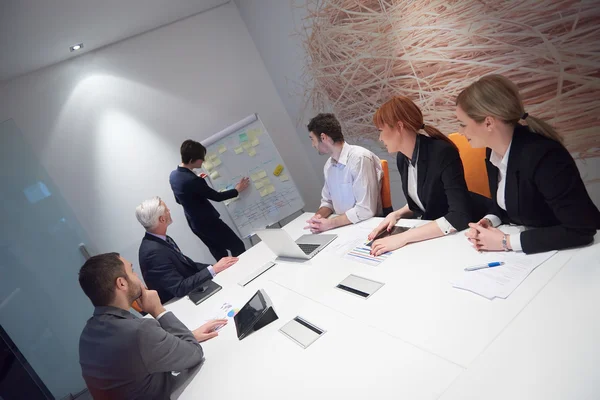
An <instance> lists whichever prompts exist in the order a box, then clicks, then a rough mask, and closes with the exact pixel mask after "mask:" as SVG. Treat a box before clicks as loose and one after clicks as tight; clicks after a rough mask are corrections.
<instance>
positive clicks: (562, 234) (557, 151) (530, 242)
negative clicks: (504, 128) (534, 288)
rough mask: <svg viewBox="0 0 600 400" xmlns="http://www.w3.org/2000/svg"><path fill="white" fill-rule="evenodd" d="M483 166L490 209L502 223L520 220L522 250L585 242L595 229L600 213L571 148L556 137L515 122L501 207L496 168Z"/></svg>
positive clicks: (561, 247) (527, 251) (558, 247)
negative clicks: (504, 204)
mask: <svg viewBox="0 0 600 400" xmlns="http://www.w3.org/2000/svg"><path fill="white" fill-rule="evenodd" d="M490 155H491V150H490V149H488V150H487V160H486V165H487V171H488V178H489V182H490V191H491V193H492V199H493V202H492V203H493V209H492V210H491V213H492V214H494V215H497V216H498V217H500V219H502V221H503V222H504V223H514V224H517V225H525V226H527V227H533V228H537V229H530V230H528V231H525V232H523V233H522V234H521V246H522V247H523V251H524V252H525V253H538V252H542V251H549V250H559V249H564V248H568V247H573V246H581V245H585V244H589V243H591V242H592V241H593V238H594V235H595V234H596V229H600V213H599V212H598V208H597V207H596V206H595V205H594V203H593V202H592V200H591V199H590V197H589V195H588V193H587V190H586V189H585V186H584V184H583V181H582V180H581V177H580V175H579V170H578V169H577V165H575V161H574V160H573V157H571V154H569V152H568V151H567V149H565V148H564V147H563V146H562V145H561V144H560V143H558V142H556V141H554V140H551V139H548V138H546V137H544V136H542V135H539V134H537V133H534V132H531V131H530V130H529V128H527V127H524V126H521V125H517V127H516V128H515V132H514V135H513V140H512V145H511V147H510V154H509V155H508V164H507V171H506V189H505V196H504V197H505V200H506V211H504V210H503V209H501V208H500V207H499V206H498V203H497V201H496V196H497V191H498V169H497V168H496V167H495V166H494V165H493V164H492V163H491V162H490V161H489V159H490Z"/></svg>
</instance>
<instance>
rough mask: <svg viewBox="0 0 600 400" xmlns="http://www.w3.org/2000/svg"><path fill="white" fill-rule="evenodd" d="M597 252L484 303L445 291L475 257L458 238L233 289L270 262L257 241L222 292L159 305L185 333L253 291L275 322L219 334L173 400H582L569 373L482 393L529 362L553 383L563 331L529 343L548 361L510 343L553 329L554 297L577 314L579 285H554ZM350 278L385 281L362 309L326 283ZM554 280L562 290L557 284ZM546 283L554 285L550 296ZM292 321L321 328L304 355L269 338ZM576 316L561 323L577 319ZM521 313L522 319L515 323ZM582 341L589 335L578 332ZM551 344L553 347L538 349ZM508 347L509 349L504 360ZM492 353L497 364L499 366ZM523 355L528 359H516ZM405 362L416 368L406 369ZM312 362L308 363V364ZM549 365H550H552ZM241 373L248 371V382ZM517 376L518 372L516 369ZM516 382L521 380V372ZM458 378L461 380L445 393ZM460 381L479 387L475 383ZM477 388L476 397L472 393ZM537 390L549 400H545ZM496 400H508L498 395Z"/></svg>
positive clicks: (310, 264)
mask: <svg viewBox="0 0 600 400" xmlns="http://www.w3.org/2000/svg"><path fill="white" fill-rule="evenodd" d="M311 215H312V214H311V213H306V214H304V215H301V216H300V217H298V218H297V219H295V220H294V221H292V222H291V223H289V224H288V225H286V226H285V227H284V229H285V230H286V231H287V232H288V233H290V235H291V236H292V237H293V238H297V237H299V236H300V235H302V234H305V233H307V231H305V230H303V227H304V226H305V220H306V219H307V218H309V217H310V216H311ZM380 220H381V219H372V220H369V221H366V222H363V223H361V224H357V225H353V226H347V227H343V228H340V229H336V230H334V231H332V232H331V233H335V234H337V235H339V239H340V240H343V239H344V237H347V236H348V235H352V234H355V233H356V232H357V230H360V231H361V232H363V233H364V234H365V235H366V234H367V233H368V231H369V230H370V229H371V228H372V227H373V226H375V225H377V223H378V222H379V221H380ZM420 222H421V221H414V220H413V221H411V220H402V221H401V222H400V223H399V225H407V226H410V225H412V224H416V223H420ZM334 243H335V242H334ZM599 252H600V244H594V245H593V246H590V247H585V248H583V249H573V250H567V251H561V252H559V253H558V254H557V255H555V256H554V257H552V258H551V259H550V260H548V261H547V262H545V263H544V264H542V265H541V266H539V267H538V268H537V269H536V270H535V271H534V272H533V273H532V274H531V275H530V276H529V277H528V278H527V279H526V280H525V281H524V282H523V284H522V285H520V286H519V287H518V288H517V289H516V290H515V291H514V292H513V293H512V294H511V295H510V296H509V297H508V298H507V299H505V300H502V299H494V300H487V299H485V298H483V297H480V296H477V295H475V294H473V293H470V292H466V291H462V290H458V289H455V288H453V287H452V286H451V284H450V283H449V281H450V280H451V279H452V278H453V277H454V276H456V274H460V273H461V271H462V269H463V268H464V267H465V266H467V265H472V264H477V263H478V257H479V254H478V253H477V252H475V251H474V250H473V249H472V248H471V247H470V246H469V244H468V242H467V241H466V240H465V239H464V236H463V235H462V233H459V234H456V235H450V236H447V237H444V238H439V239H435V240H433V241H428V242H422V243H417V244H411V245H409V246H406V247H405V248H403V249H399V250H397V251H395V252H394V254H393V255H392V256H391V257H390V258H389V259H388V260H387V261H385V262H384V263H382V264H380V265H379V266H375V267H373V266H368V265H364V264H361V263H357V262H353V261H350V260H347V259H343V258H340V257H339V256H337V255H334V254H331V253H329V252H327V251H326V250H324V251H323V252H321V253H320V254H318V255H317V256H316V257H315V258H313V259H312V260H309V261H305V262H300V263H283V262H279V263H278V264H277V265H276V266H275V267H273V268H272V269H271V270H269V271H267V272H266V273H265V274H263V275H262V276H260V277H259V278H257V279H256V280H255V281H253V282H251V283H250V284H248V285H247V286H246V287H244V288H242V287H240V286H238V285H237V282H238V281H239V280H240V279H242V278H244V277H245V276H247V275H248V274H250V273H251V272H252V271H254V270H256V269H258V268H259V267H260V266H261V265H263V264H264V263H266V262H268V261H273V260H274V258H275V257H274V254H273V253H272V252H271V251H270V250H269V249H268V248H267V247H266V246H265V245H264V243H259V244H258V245H256V246H254V247H253V248H251V249H249V250H248V251H246V252H245V253H244V254H243V255H242V256H241V257H240V261H239V262H238V263H237V264H236V265H234V266H233V267H231V268H229V269H228V270H226V271H224V272H222V273H221V274H219V275H218V276H217V277H216V278H215V281H216V282H217V283H219V284H220V285H222V286H223V290H222V291H221V292H219V293H217V294H216V295H214V296H213V297H211V298H210V299H208V300H207V301H206V302H205V303H203V304H201V305H200V306H197V307H196V306H194V305H193V303H191V302H190V301H189V300H187V299H182V300H180V301H178V302H176V303H174V304H173V305H171V306H169V307H172V309H173V310H174V312H175V313H176V315H177V316H178V317H179V318H180V319H181V320H182V321H184V323H186V324H187V325H188V327H190V328H195V327H196V326H199V325H201V323H202V322H204V320H205V319H206V318H209V317H210V316H212V315H214V314H215V312H216V310H217V309H218V308H219V307H220V305H221V304H222V303H223V302H225V301H227V302H229V303H232V304H235V305H236V306H241V305H243V304H244V303H245V302H246V301H247V300H248V299H249V298H250V297H251V296H252V295H253V294H254V293H255V292H256V290H258V289H260V288H264V289H266V290H267V293H268V294H269V295H270V296H271V298H272V300H273V303H274V305H275V308H276V310H277V312H278V313H279V315H280V318H281V320H279V321H277V322H276V323H273V324H271V325H269V326H267V327H265V328H263V329H262V330H260V331H258V332H256V333H254V334H253V335H252V336H254V338H253V337H252V336H250V337H248V338H246V339H244V340H243V341H237V337H236V336H235V327H234V326H233V323H232V324H231V325H230V326H227V327H225V328H224V330H223V333H222V334H221V335H220V337H219V338H217V339H214V340H211V341H209V342H206V343H205V344H204V346H203V347H204V348H205V351H206V354H207V362H206V363H205V365H204V367H203V368H202V369H201V370H200V372H199V373H198V375H197V376H196V377H195V378H194V379H193V380H192V381H191V383H190V384H189V386H188V387H186V389H185V391H184V393H183V395H182V396H181V397H180V398H182V399H187V398H196V397H195V396H201V397H202V398H206V399H211V398H216V396H219V398H220V399H236V398H242V397H241V396H242V393H243V396H244V397H248V396H250V397H249V398H257V399H258V398H261V399H265V398H309V397H315V396H317V397H316V398H341V397H342V395H343V396H346V398H359V397H360V398H365V396H366V398H408V399H413V398H438V397H439V396H440V394H441V393H442V392H444V391H445V392H444V396H443V397H442V398H443V399H444V400H447V399H462V398H473V399H475V398H483V397H487V398H490V397H489V395H492V394H493V395H494V396H496V395H498V396H497V397H491V398H511V399H513V398H514V399H517V398H528V399H537V398H540V399H541V398H557V399H558V398H584V399H587V398H591V397H585V396H584V397H581V396H579V397H578V396H574V397H573V396H570V394H572V393H582V395H585V393H583V392H578V391H576V390H575V388H577V387H579V383H580V378H578V377H577V376H579V375H577V376H576V374H569V375H568V378H567V379H568V382H566V383H560V382H558V381H547V382H538V383H536V385H537V386H535V388H534V389H532V391H531V392H530V393H529V392H525V393H529V395H528V396H526V397H522V396H521V397H519V396H517V394H519V393H523V392H522V389H523V388H524V387H532V386H531V384H530V383H529V380H528V377H526V376H524V377H521V378H520V380H519V379H517V380H516V382H514V384H513V382H507V381H506V379H504V375H502V376H503V377H502V379H500V380H501V381H503V382H504V383H505V384H506V385H507V386H505V387H504V391H502V390H498V391H497V392H494V393H491V391H486V387H489V386H490V385H492V384H495V385H501V384H500V383H499V382H497V380H499V376H498V372H501V374H505V373H506V370H508V369H510V368H514V365H518V366H521V367H523V368H525V367H526V366H528V365H532V366H535V368H537V369H538V370H539V369H540V368H542V367H543V368H546V370H544V371H545V372H543V373H542V372H541V373H540V374H541V375H543V376H545V375H548V376H552V378H553V379H559V377H558V376H555V375H556V373H555V372H556V371H559V370H561V368H560V366H557V367H556V371H555V370H554V369H553V368H554V367H552V361H553V359H554V355H556V356H557V357H559V356H560V357H565V356H566V355H569V354H571V353H570V352H569V351H568V349H569V347H570V340H571V339H569V338H567V336H568V335H566V336H564V335H562V333H565V330H564V329H563V330H562V331H561V330H559V331H554V330H553V331H552V332H550V333H552V334H550V335H549V334H548V333H549V332H546V336H545V337H544V338H542V339H541V340H538V339H539V338H538V337H531V338H530V340H531V341H532V342H535V343H536V344H537V345H538V347H537V348H538V349H539V350H541V349H544V351H546V350H547V351H548V354H547V355H539V354H537V353H535V352H534V351H533V352H527V351H525V350H521V347H520V346H522V345H524V344H523V343H520V344H519V343H515V342H519V340H522V338H523V337H529V336H530V335H531V332H535V331H538V330H539V329H543V328H544V326H546V325H547V326H552V325H553V324H557V323H558V322H559V319H557V317H556V316H555V315H554V314H553V310H555V309H556V308H557V307H559V309H561V310H564V311H565V312H566V311H567V309H565V308H564V307H567V308H568V306H566V305H562V303H561V302H560V301H559V300H552V299H554V298H556V296H554V295H553V291H561V290H563V291H565V293H563V295H562V296H560V298H563V297H572V302H573V303H574V306H573V307H577V306H581V307H583V303H584V298H583V297H585V296H584V294H581V295H580V297H577V296H574V294H575V292H577V290H576V289H577V288H576V287H575V286H573V285H572V284H569V282H568V277H567V278H564V277H563V276H564V274H566V273H567V272H566V271H568V270H570V269H572V268H573V267H572V265H573V264H574V263H576V261H575V260H577V259H578V257H580V256H581V255H582V254H598V253H599ZM596 258H598V257H596ZM596 265H597V264H596ZM590 268H592V267H590ZM563 270H564V272H563ZM592 270H593V268H592ZM350 273H353V274H356V275H360V276H364V277H367V278H370V279H374V280H377V281H380V282H384V283H385V286H384V287H383V288H382V289H380V290H379V291H378V292H377V293H375V294H374V295H373V296H372V297H371V298H369V299H367V300H365V299H361V298H358V297H355V296H351V295H348V294H346V293H344V292H341V291H340V290H338V289H335V288H334V286H335V285H337V284H338V283H339V282H340V281H341V280H342V279H344V278H345V277H346V276H347V275H348V274H350ZM564 279H567V282H566V283H562V284H561V283H560V282H561V281H563V280H564ZM587 284H588V287H589V293H588V294H591V293H592V292H593V291H594V290H595V291H596V293H598V292H600V290H599V289H600V277H599V276H598V273H596V274H590V276H589V281H587ZM556 285H558V286H557V288H556V289H552V288H553V287H555V286H556ZM561 285H562V286H561ZM561 288H562V289H561ZM548 292H549V293H550V294H547V293H548ZM571 292H573V293H571ZM593 300H595V299H592V300H589V301H590V302H591V301H593ZM598 304H600V302H599V301H597V300H596V308H595V311H594V312H595V316H594V315H592V314H590V315H589V316H588V319H587V320H586V319H582V318H579V319H577V323H578V324H579V325H578V326H577V327H573V331H574V332H578V333H579V332H580V331H585V329H586V328H585V327H586V325H588V324H591V323H592V321H591V320H592V318H594V317H595V318H596V322H595V325H591V326H590V327H589V328H590V329H591V332H593V333H594V334H595V336H596V337H600V335H597V333H598V323H597V321H598V317H597V316H598V315H600V314H598V312H597V311H598V307H597V305H598ZM304 310H308V311H304ZM304 313H308V314H304ZM298 314H299V315H301V316H303V317H305V318H307V319H308V320H309V321H311V322H314V323H315V324H316V325H318V326H319V325H321V327H322V328H324V329H326V330H327V331H328V333H326V334H325V335H324V336H323V337H322V338H320V339H319V340H317V342H315V344H313V345H312V346H311V347H310V348H308V349H307V350H302V349H301V348H300V347H298V346H297V345H296V344H294V343H293V342H291V341H290V340H289V339H287V338H285V337H284V336H283V335H282V334H280V333H279V332H277V329H279V328H280V327H281V326H282V325H283V324H284V323H286V322H287V321H289V320H290V319H291V318H292V317H294V316H296V315H298ZM580 314H581V313H579V314H577V313H576V314H575V315H572V314H571V315H569V316H570V317H573V318H575V317H578V316H581V315H580ZM523 315H530V316H529V317H528V318H526V319H525V321H522V320H523ZM544 318H546V319H544ZM538 319H539V320H540V321H541V322H540V324H538V323H537V321H538ZM323 321H325V322H324V323H323ZM520 321H521V322H520ZM528 324H529V325H528ZM332 332H333V333H332ZM561 332H562V333H561ZM330 333H332V334H331V335H330ZM555 333H556V334H555ZM510 335H512V336H510ZM539 335H540V336H544V335H542V334H541V333H540V334H539ZM536 336H537V335H536ZM325 337H327V338H326V340H324V339H325ZM583 337H584V338H591V337H592V336H591V333H590V332H588V331H585V334H584V335H583ZM588 342H589V340H588ZM503 343H504V344H503ZM584 343H585V341H584ZM552 344H554V347H553V348H554V350H552V348H548V349H546V348H545V346H551V345H552ZM513 345H514V349H515V350H514V352H512V353H511V352H509V351H507V350H509V349H511V348H512V346H513ZM582 346H583V344H582ZM551 347H552V346H551ZM496 348H497V352H496V353H495V352H494V349H496ZM533 348H534V349H535V347H533ZM347 349H352V350H351V351H347ZM385 349H387V350H385ZM552 351H554V353H552ZM306 354H310V356H307V355H306ZM337 354H342V355H343V357H344V358H337V359H336V358H335V357H334V355H337ZM593 354H594V357H595V358H594V361H595V362H596V367H597V366H598V364H600V357H598V347H597V346H596V347H595V353H593ZM502 355H504V356H505V357H504V358H502V357H501V356H502ZM523 357H525V358H526V360H525V361H523V362H521V361H520V360H521V359H522V358H523ZM570 357H571V358H570V359H569V360H570V361H571V362H572V363H575V364H576V363H577V360H578V359H579V358H578V357H579V355H578V354H571V355H570ZM581 357H582V359H581V360H582V363H581V364H577V366H578V368H574V369H573V370H575V371H579V369H581V368H583V367H589V365H588V364H587V363H586V360H587V358H586V357H590V355H586V356H583V355H581ZM496 358H498V360H497V362H498V363H499V364H501V365H502V369H501V370H500V371H499V370H498V369H496V368H495V367H494V364H493V362H492V361H486V360H488V359H489V360H496ZM415 360H418V362H417V363H416V364H415ZM590 360H591V359H590ZM313 361H318V362H317V363H315V365H316V366H314V367H313V364H311V362H313ZM404 361H407V363H404ZM555 361H556V360H555ZM557 362H558V363H559V364H560V361H557ZM309 365H310V367H309ZM554 365H556V364H554ZM407 366H408V367H407ZM315 368H316V369H315ZM248 370H252V371H254V372H251V373H249V372H248ZM597 370H598V368H593V369H590V371H589V372H586V373H585V374H580V376H581V377H587V376H589V375H590V374H592V373H593V372H595V371H597ZM461 371H462V373H461ZM492 371H494V372H493V373H492ZM515 371H521V370H520V369H519V368H516V369H515ZM521 373H523V374H528V373H529V374H530V371H521ZM217 374H218V375H217ZM457 374H460V377H459V378H457V379H456V382H455V383H454V384H453V385H450V383H451V382H452V380H453V377H456V376H457ZM262 376H266V377H269V376H270V377H272V378H273V379H271V381H272V382H273V381H277V382H278V383H275V385H274V386H268V385H265V384H264V383H263V382H261V381H260V379H259V377H262ZM469 376H473V377H475V378H474V379H479V380H481V382H487V383H488V384H487V386H486V385H485V384H480V383H478V384H474V383H473V382H471V381H470V379H469V378H468V377H469ZM512 376H513V374H511V373H506V377H507V379H509V380H510V379H512ZM378 377H381V379H380V378H378ZM465 377H467V378H465ZM240 379H242V380H243V382H244V390H243V391H238V390H242V389H236V386H235V383H240ZM229 380H231V381H232V382H234V383H233V386H232V387H229V385H228V384H226V383H225V382H227V381H229ZM217 382H218V383H217ZM299 382H301V384H300V385H298V383H299ZM413 383H415V385H413ZM524 385H529V386H524ZM544 385H545V386H544ZM596 385H597V384H596ZM492 386H493V385H492ZM419 388H420V389H419ZM478 388H479V389H481V390H480V391H478ZM553 388H555V389H553ZM560 388H564V393H567V394H569V396H563V397H560V396H558V394H557V393H562V392H560V391H558V389H560ZM586 388H587V389H588V390H589V393H593V394H595V395H596V397H594V398H598V399H600V393H598V392H599V389H598V386H593V385H588V386H586ZM286 389H287V392H286ZM367 389H368V390H367ZM369 390H370V391H369ZM547 392H548V393H552V395H553V396H554V397H552V396H550V397H544V395H545V394H546V393H547ZM501 393H508V394H510V395H508V396H504V397H502V396H500V394H501ZM469 396H470V397H469Z"/></svg>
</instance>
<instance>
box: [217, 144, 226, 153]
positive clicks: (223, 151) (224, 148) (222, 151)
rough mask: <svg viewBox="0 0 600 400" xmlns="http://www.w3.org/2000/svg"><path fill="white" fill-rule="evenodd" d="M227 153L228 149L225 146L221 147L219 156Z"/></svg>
mask: <svg viewBox="0 0 600 400" xmlns="http://www.w3.org/2000/svg"><path fill="white" fill-rule="evenodd" d="M226 151H227V147H225V145H224V144H222V145H220V146H219V154H223V153H225V152H226Z"/></svg>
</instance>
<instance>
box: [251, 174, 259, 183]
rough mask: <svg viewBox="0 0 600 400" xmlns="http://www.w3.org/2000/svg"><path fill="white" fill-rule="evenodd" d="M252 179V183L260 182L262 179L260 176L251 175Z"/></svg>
mask: <svg viewBox="0 0 600 400" xmlns="http://www.w3.org/2000/svg"><path fill="white" fill-rule="evenodd" d="M250 179H252V182H254V181H257V180H259V179H260V178H259V177H258V174H252V175H250Z"/></svg>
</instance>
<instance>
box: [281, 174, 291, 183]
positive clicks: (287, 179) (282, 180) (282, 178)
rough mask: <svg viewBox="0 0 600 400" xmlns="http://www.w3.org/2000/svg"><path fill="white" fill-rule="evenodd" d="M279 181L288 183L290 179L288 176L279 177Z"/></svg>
mask: <svg viewBox="0 0 600 400" xmlns="http://www.w3.org/2000/svg"><path fill="white" fill-rule="evenodd" d="M279 180H281V182H287V181H289V180H290V178H288V176H287V175H286V174H283V175H279Z"/></svg>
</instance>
